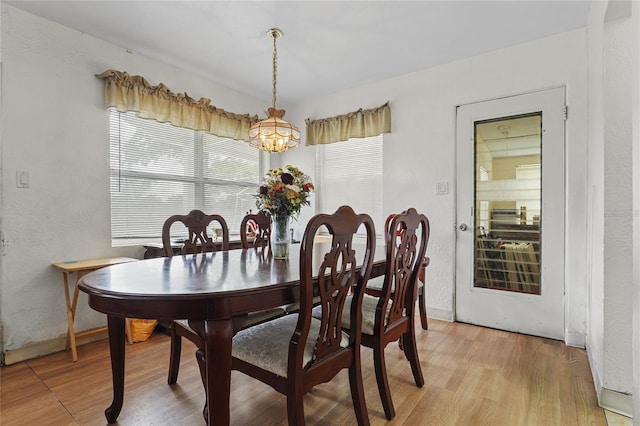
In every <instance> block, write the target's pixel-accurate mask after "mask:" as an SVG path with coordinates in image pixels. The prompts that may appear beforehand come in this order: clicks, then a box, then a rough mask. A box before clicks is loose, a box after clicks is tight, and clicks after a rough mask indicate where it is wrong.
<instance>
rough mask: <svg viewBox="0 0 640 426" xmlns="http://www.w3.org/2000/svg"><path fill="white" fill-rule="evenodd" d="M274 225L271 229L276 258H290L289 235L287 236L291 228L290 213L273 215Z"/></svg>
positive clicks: (272, 245) (274, 256)
mask: <svg viewBox="0 0 640 426" xmlns="http://www.w3.org/2000/svg"><path fill="white" fill-rule="evenodd" d="M272 218H273V227H272V229H271V249H272V251H273V258H274V259H288V258H289V244H290V241H289V237H288V236H287V230H288V228H289V219H290V218H291V216H288V215H284V216H283V215H273V216H272Z"/></svg>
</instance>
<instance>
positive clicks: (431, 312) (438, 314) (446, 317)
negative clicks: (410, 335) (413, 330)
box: [427, 307, 453, 322]
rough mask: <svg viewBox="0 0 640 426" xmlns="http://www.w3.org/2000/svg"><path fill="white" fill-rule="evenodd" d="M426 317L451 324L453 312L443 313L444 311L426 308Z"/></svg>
mask: <svg viewBox="0 0 640 426" xmlns="http://www.w3.org/2000/svg"><path fill="white" fill-rule="evenodd" d="M427 316H428V317H429V318H433V319H437V320H442V321H447V322H453V312H452V311H445V310H442V309H434V308H429V307H427Z"/></svg>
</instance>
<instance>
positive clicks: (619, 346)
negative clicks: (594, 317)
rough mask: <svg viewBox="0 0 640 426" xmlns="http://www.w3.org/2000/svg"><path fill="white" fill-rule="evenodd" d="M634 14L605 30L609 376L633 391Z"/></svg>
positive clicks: (612, 383)
mask: <svg viewBox="0 0 640 426" xmlns="http://www.w3.org/2000/svg"><path fill="white" fill-rule="evenodd" d="M630 41H631V20H630V19H628V18H624V19H617V20H614V21H611V22H607V23H606V24H605V34H604V51H605V52H606V53H605V58H604V154H605V155H604V170H605V174H604V207H605V210H604V332H603V336H604V354H603V355H604V368H605V374H604V382H603V386H604V387H606V388H608V389H615V390H617V391H620V392H624V393H631V387H632V375H631V374H628V373H629V371H630V369H631V366H632V361H631V355H632V352H631V342H632V339H631V335H632V334H631V330H632V323H631V320H632V314H633V305H632V302H633V299H632V298H631V297H629V295H630V294H633V282H632V265H633V253H632V248H633V244H632V243H633V240H632V235H633V234H632V233H630V232H629V230H631V229H633V221H632V214H631V211H632V208H633V196H632V195H633V192H632V189H633V188H632V186H633V180H632V161H631V160H632V157H631V91H630V90H629V87H630V86H631V66H630V60H631V57H632V55H631V44H630Z"/></svg>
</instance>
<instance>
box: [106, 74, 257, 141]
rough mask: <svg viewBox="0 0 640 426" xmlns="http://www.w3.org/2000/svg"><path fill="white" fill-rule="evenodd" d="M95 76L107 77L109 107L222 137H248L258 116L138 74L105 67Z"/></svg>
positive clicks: (240, 138)
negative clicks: (174, 89)
mask: <svg viewBox="0 0 640 426" xmlns="http://www.w3.org/2000/svg"><path fill="white" fill-rule="evenodd" d="M96 77H98V78H100V79H103V80H104V102H105V105H106V107H107V108H111V107H113V108H116V109H117V110H118V111H120V112H127V111H135V112H137V113H138V116H139V117H140V118H149V119H153V120H156V121H159V122H162V123H165V122H169V123H171V124H173V125H174V126H178V127H186V128H188V129H193V130H204V131H206V132H209V133H211V134H214V135H216V136H220V137H226V138H232V139H237V140H244V141H248V140H249V127H251V125H252V124H254V123H257V122H258V116H257V115H254V116H250V115H249V114H234V113H232V112H227V111H225V110H223V109H220V108H216V107H215V106H213V105H210V103H211V99H207V98H200V100H199V101H196V100H194V99H192V98H191V97H189V95H187V94H186V93H173V92H171V90H169V88H168V87H167V86H165V85H164V84H162V83H160V84H159V85H157V86H152V85H150V84H149V83H148V82H147V80H145V79H144V78H143V77H141V76H139V75H134V76H130V75H129V74H127V73H126V72H122V71H116V70H106V71H105V72H103V73H102V74H99V75H96Z"/></svg>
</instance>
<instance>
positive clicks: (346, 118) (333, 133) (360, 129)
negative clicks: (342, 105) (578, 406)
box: [306, 101, 391, 145]
mask: <svg viewBox="0 0 640 426" xmlns="http://www.w3.org/2000/svg"><path fill="white" fill-rule="evenodd" d="M306 123H307V135H306V144H307V145H319V144H328V143H333V142H338V141H346V140H348V139H349V138H366V137H369V136H377V135H379V134H381V133H389V132H391V108H390V107H389V101H387V102H386V103H385V104H384V105H381V106H379V107H377V108H372V109H367V110H363V109H362V108H360V109H359V110H357V111H353V112H350V113H348V114H343V115H337V116H335V117H330V118H322V119H319V120H310V119H308V118H307V120H306Z"/></svg>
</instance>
